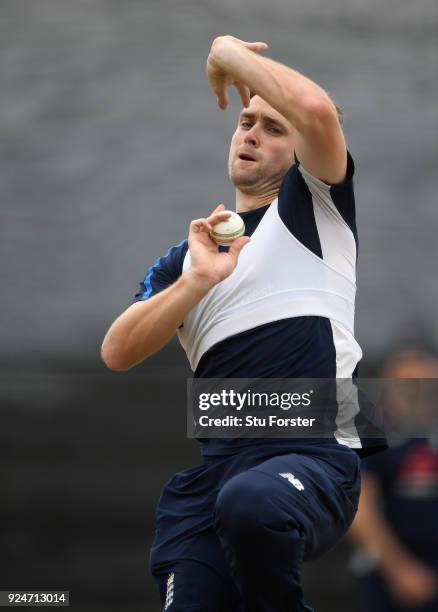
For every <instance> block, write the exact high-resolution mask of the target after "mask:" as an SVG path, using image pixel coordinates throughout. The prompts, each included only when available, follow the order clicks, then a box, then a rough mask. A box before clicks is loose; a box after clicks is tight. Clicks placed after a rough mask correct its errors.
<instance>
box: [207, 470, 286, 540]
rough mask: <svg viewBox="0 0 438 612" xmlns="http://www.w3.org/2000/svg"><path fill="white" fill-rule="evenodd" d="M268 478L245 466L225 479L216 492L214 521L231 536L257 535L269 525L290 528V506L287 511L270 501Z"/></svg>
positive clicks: (276, 527)
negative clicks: (241, 470) (227, 479)
mask: <svg viewBox="0 0 438 612" xmlns="http://www.w3.org/2000/svg"><path fill="white" fill-rule="evenodd" d="M272 493H273V482H272V479H271V478H270V477H269V476H267V475H265V474H261V473H260V472H256V471H254V470H249V471H247V472H244V473H242V474H239V475H238V476H235V477H234V478H232V479H231V480H229V481H228V482H227V483H226V484H225V485H224V486H223V487H222V489H221V491H220V492H219V495H218V497H217V501H216V507H215V524H216V528H217V529H218V530H219V531H221V530H222V531H226V532H227V534H228V535H229V536H230V537H231V536H233V535H238V536H239V538H244V537H249V538H251V537H252V536H253V535H254V534H257V535H258V536H259V537H260V536H261V533H262V532H263V531H266V530H268V531H269V529H274V530H275V529H279V530H288V529H290V530H293V529H294V528H295V527H296V523H295V520H294V517H293V508H289V509H288V510H287V512H286V511H285V510H284V509H281V508H280V507H279V506H278V505H277V504H275V503H274V501H273V495H272Z"/></svg>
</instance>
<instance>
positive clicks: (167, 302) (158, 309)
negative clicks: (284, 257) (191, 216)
mask: <svg viewBox="0 0 438 612" xmlns="http://www.w3.org/2000/svg"><path fill="white" fill-rule="evenodd" d="M223 209H224V206H223V204H220V205H219V206H218V207H217V208H216V209H215V210H214V211H213V213H212V214H211V215H210V216H209V217H208V218H206V219H196V220H195V221H192V223H191V224H190V231H189V249H190V254H191V258H192V265H191V267H190V268H189V269H188V270H187V271H186V272H184V273H183V274H182V275H181V276H180V278H179V279H178V280H177V281H176V282H175V283H174V284H173V285H171V286H170V287H168V288H167V289H165V290H164V291H162V292H160V293H158V294H157V295H155V296H153V297H151V298H150V299H148V300H145V301H143V302H137V303H135V304H132V305H131V306H130V307H129V308H128V309H127V310H125V312H123V313H122V314H121V315H120V316H119V317H118V318H117V319H116V320H115V321H114V323H113V324H112V325H111V327H110V328H109V330H108V332H107V334H106V336H105V338H104V340H103V343H102V349H101V356H102V359H103V361H104V362H105V364H106V365H107V366H108V367H109V368H110V369H111V370H116V371H126V370H129V369H131V368H132V367H134V366H135V365H137V364H139V363H141V362H142V361H144V360H145V359H146V358H147V357H150V356H151V355H153V354H154V353H156V352H157V351H159V350H160V349H162V348H163V347H164V346H165V345H166V344H167V343H168V342H169V340H170V339H171V338H172V336H173V334H174V333H175V331H176V330H177V329H178V327H179V326H180V325H181V323H182V321H183V320H184V319H185V317H186V316H187V314H188V313H189V312H190V310H191V309H192V308H194V306H196V304H197V303H198V302H200V301H201V300H202V299H203V298H204V297H205V295H206V294H207V293H208V291H209V290H210V289H211V288H212V287H214V285H216V284H217V283H219V282H220V281H222V280H223V279H224V278H226V277H227V276H229V275H230V274H231V273H232V272H233V270H234V268H235V267H236V265H237V260H238V256H239V253H240V251H241V249H242V248H243V247H244V246H245V244H247V243H248V242H249V240H250V239H249V238H248V237H247V236H242V237H241V238H237V239H236V240H235V241H234V242H233V244H232V245H231V247H230V249H229V251H228V253H221V252H219V251H218V247H217V245H216V244H215V243H214V242H213V241H212V240H211V238H210V237H209V232H210V231H211V228H212V226H213V225H214V224H215V223H218V222H219V221H223V220H224V219H226V218H228V216H229V213H226V212H223Z"/></svg>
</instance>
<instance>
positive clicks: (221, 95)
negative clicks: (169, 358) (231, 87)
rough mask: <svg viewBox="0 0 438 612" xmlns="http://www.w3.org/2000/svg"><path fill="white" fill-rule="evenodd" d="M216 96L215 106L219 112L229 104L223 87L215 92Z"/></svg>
mask: <svg viewBox="0 0 438 612" xmlns="http://www.w3.org/2000/svg"><path fill="white" fill-rule="evenodd" d="M216 95H217V105H218V106H219V108H220V109H221V110H225V109H226V108H227V106H228V102H229V100H228V92H227V88H226V87H224V88H223V89H221V90H219V91H217V92H216Z"/></svg>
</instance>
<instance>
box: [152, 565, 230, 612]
mask: <svg viewBox="0 0 438 612" xmlns="http://www.w3.org/2000/svg"><path fill="white" fill-rule="evenodd" d="M153 573H154V577H155V580H156V581H157V584H158V589H159V592H160V599H161V603H162V606H163V610H164V611H166V612H240V610H241V608H239V602H240V597H239V594H238V591H237V589H236V587H235V585H234V583H233V582H232V580H231V578H230V577H226V576H224V575H223V574H220V573H219V572H217V571H216V570H215V569H214V568H213V567H211V566H210V565H208V564H206V563H204V562H201V561H194V560H191V559H180V560H178V561H175V562H174V563H169V564H167V565H165V566H163V567H161V568H160V569H155V570H154V572H153Z"/></svg>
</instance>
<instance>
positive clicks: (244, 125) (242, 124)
mask: <svg viewBox="0 0 438 612" xmlns="http://www.w3.org/2000/svg"><path fill="white" fill-rule="evenodd" d="M240 125H241V126H242V127H244V128H250V127H251V123H250V122H249V121H242V123H241V124H240Z"/></svg>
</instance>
